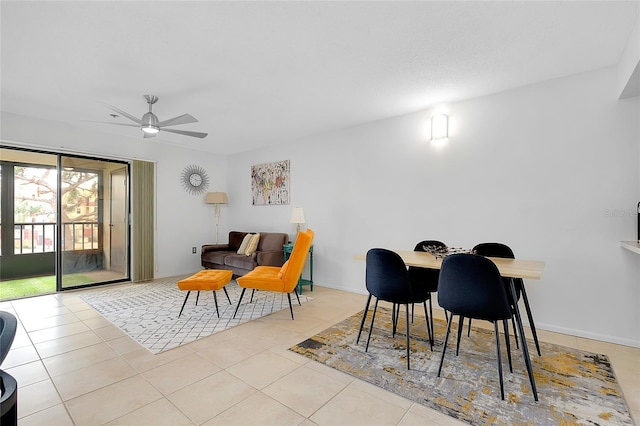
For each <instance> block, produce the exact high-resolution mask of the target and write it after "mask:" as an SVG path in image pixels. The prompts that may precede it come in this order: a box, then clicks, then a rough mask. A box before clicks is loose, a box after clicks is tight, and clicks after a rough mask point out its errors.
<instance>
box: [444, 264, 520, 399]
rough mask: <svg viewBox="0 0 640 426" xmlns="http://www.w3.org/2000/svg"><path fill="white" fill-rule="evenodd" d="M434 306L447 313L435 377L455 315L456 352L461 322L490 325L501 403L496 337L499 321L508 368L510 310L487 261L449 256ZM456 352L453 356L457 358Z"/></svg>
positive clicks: (498, 280) (496, 270)
mask: <svg viewBox="0 0 640 426" xmlns="http://www.w3.org/2000/svg"><path fill="white" fill-rule="evenodd" d="M438 303H439V304H440V306H442V307H443V308H444V309H446V310H447V311H449V319H448V320H447V331H446V334H445V338H444V346H443V348H442V355H441V357H440V366H439V367H438V377H440V373H441V372H442V364H443V362H444V357H445V353H446V351H447V343H448V341H449V333H450V331H451V323H452V322H453V317H454V316H455V315H458V317H459V322H458V348H459V347H460V334H461V331H462V327H463V323H464V318H474V319H481V320H486V321H489V322H491V323H493V330H494V333H495V337H496V353H497V357H498V375H499V378H500V396H501V398H502V399H503V400H504V383H503V379H502V359H501V355H500V333H499V332H498V321H502V323H503V325H504V329H505V338H506V339H505V341H506V346H507V354H508V357H509V368H510V369H512V365H511V348H510V344H509V338H508V336H509V332H508V327H509V322H508V321H507V320H508V319H510V318H511V306H510V304H509V300H508V298H507V290H506V288H505V286H504V284H503V282H502V277H501V276H500V272H499V271H498V268H497V267H496V265H495V264H494V263H493V262H491V261H490V260H489V259H486V258H484V257H482V256H477V255H473V254H452V255H449V256H447V257H446V258H445V259H444V260H443V261H442V269H441V270H440V280H439V282H438ZM458 348H457V349H456V356H457V355H458Z"/></svg>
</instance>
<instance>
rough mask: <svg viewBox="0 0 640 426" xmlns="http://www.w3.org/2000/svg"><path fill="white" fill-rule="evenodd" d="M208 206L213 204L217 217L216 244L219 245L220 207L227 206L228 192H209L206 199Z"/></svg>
mask: <svg viewBox="0 0 640 426" xmlns="http://www.w3.org/2000/svg"><path fill="white" fill-rule="evenodd" d="M204 202H205V203H207V204H213V208H214V212H215V215H216V244H218V225H219V224H220V205H221V204H227V202H228V200H227V193H226V192H207V196H206V197H205V199H204Z"/></svg>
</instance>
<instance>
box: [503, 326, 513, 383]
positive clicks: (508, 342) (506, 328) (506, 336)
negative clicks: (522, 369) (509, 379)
mask: <svg viewBox="0 0 640 426" xmlns="http://www.w3.org/2000/svg"><path fill="white" fill-rule="evenodd" d="M502 324H503V326H504V342H505V344H506V345H507V358H508V359H509V372H510V373H513V364H512V363H511V338H510V337H509V321H507V320H506V319H505V320H502Z"/></svg>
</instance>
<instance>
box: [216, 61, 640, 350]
mask: <svg viewBox="0 0 640 426" xmlns="http://www.w3.org/2000/svg"><path fill="white" fill-rule="evenodd" d="M617 98H618V91H617V73H616V69H615V68H610V69H606V70H600V71H597V72H592V73H587V74H581V75H577V76H572V77H568V78H563V79H557V80H552V81H548V82H545V83H542V84H537V85H533V86H528V87H523V88H519V89H516V90H511V91H508V92H504V93H500V94H496V95H492V96H487V97H483V98H479V99H473V100H469V101H465V102H460V103H456V104H452V105H447V106H445V107H446V109H447V110H448V112H449V116H450V126H451V130H450V143H449V144H448V145H447V146H445V147H443V148H442V149H435V148H434V147H433V146H431V145H430V143H429V142H427V141H426V140H425V137H424V136H423V135H424V133H425V126H426V125H428V122H429V118H430V116H431V112H432V111H423V112H419V113H415V114H410V115H405V116H401V117H396V118H391V119H387V120H382V121H378V122H374V123H368V124H365V125H362V126H359V127H356V128H350V129H346V130H343V131H338V132H334V133H331V134H327V135H323V136H319V137H315V138H309V139H305V140H301V141H296V143H291V144H287V145H283V146H278V147H273V148H271V149H264V150H261V151H254V152H248V153H244V154H238V155H235V156H231V157H230V158H229V162H228V177H227V181H228V193H229V198H230V201H229V205H228V207H227V211H226V212H225V214H226V216H227V217H229V218H230V219H229V224H230V227H231V228H234V229H240V230H242V229H251V230H265V231H267V230H273V231H276V230H279V231H283V230H284V231H288V232H289V233H290V234H292V233H293V232H294V225H291V224H289V223H288V219H289V214H290V211H291V208H292V207H294V206H300V207H303V208H304V213H305V217H306V219H307V225H308V226H309V227H311V228H312V229H314V230H315V231H316V239H315V243H314V244H315V249H314V259H315V264H314V273H315V276H314V278H315V281H316V282H317V283H318V285H324V286H328V287H335V288H341V289H345V290H349V291H356V292H365V288H364V266H365V265H364V262H362V261H358V260H354V259H353V257H354V255H357V254H364V253H365V252H366V250H367V249H369V248H371V247H389V248H401V249H408V248H409V249H410V248H413V246H414V245H415V243H416V242H418V241H420V240H422V239H439V240H442V241H444V242H446V243H447V244H449V245H450V246H453V247H472V246H473V245H475V244H476V243H478V242H482V241H501V242H504V243H507V244H508V245H510V246H511V247H512V248H513V249H514V251H515V253H516V256H518V257H520V258H525V259H539V260H545V261H546V269H545V273H544V276H543V279H542V280H539V281H533V280H529V281H528V282H527V289H528V294H529V297H530V300H531V304H532V306H533V309H534V315H535V318H536V325H537V326H538V327H539V328H542V329H548V330H555V331H560V332H565V333H571V334H575V335H580V336H586V337H593V338H597V339H602V340H608V341H614V342H618V343H623V344H629V345H634V346H640V316H639V315H640V314H639V311H638V303H639V302H640V256H638V255H636V254H634V253H632V252H629V251H626V250H623V249H621V248H620V247H619V241H620V240H625V239H632V238H634V235H635V215H632V214H629V212H631V211H633V212H635V205H636V203H637V202H638V200H640V182H639V181H638V175H639V169H640V161H639V160H640V143H639V140H640V129H639V127H638V117H639V116H640V100H639V98H638V97H635V98H630V99H624V100H617ZM427 130H428V128H427ZM286 159H288V160H291V181H292V182H291V185H292V188H291V192H292V195H291V204H290V205H288V206H252V205H251V194H250V167H251V165H253V164H259V163H263V162H270V161H279V160H286Z"/></svg>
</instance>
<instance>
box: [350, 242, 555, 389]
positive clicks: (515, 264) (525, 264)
mask: <svg viewBox="0 0 640 426" xmlns="http://www.w3.org/2000/svg"><path fill="white" fill-rule="evenodd" d="M392 251H394V252H396V253H397V254H398V255H399V256H400V257H401V258H402V260H403V261H404V263H405V265H407V266H415V267H418V268H428V269H438V270H439V269H441V268H442V261H443V259H444V257H446V254H439V253H436V254H432V253H430V252H426V251H413V250H392ZM460 252H465V251H460ZM466 252H470V250H468V251H466ZM355 258H356V259H358V260H365V259H366V256H364V255H358V256H356V257H355ZM488 259H490V260H491V261H492V262H493V263H494V264H495V265H496V267H497V268H498V272H500V276H502V277H503V278H508V279H509V291H510V292H511V296H512V298H513V300H518V299H517V297H516V288H515V282H514V279H516V278H522V279H533V280H539V279H540V278H541V277H542V273H543V271H544V267H545V262H544V261H541V260H526V259H508V258H503V257H488ZM514 314H515V317H516V324H517V327H518V331H519V334H520V341H521V343H522V354H523V357H524V363H525V365H526V367H527V374H528V375H529V381H530V382H531V390H532V391H533V397H534V399H535V400H536V401H538V390H537V388H536V381H535V378H534V376H533V366H532V364H531V357H530V356H529V348H528V346H527V339H526V337H525V335H524V326H523V325H522V317H521V316H520V309H519V308H518V304H517V303H514Z"/></svg>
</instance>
